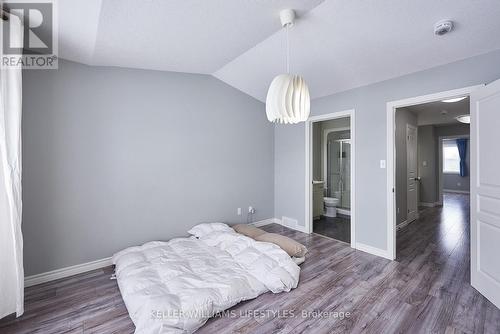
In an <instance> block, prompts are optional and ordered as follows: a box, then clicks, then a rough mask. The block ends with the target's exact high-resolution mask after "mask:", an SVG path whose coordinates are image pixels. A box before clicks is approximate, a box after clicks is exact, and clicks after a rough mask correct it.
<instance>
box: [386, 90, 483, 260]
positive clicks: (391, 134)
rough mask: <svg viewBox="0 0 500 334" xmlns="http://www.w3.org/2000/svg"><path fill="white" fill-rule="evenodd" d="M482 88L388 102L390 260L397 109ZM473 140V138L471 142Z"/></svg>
mask: <svg viewBox="0 0 500 334" xmlns="http://www.w3.org/2000/svg"><path fill="white" fill-rule="evenodd" d="M480 87H484V84H482V85H475V86H469V87H464V88H459V89H452V90H447V91H442V92H439V93H433V94H426V95H421V96H416V97H410V98H406V99H402V100H396V101H390V102H387V164H386V165H387V257H388V258H389V259H392V260H394V259H396V193H395V186H396V167H395V162H396V159H395V157H396V136H395V135H396V122H395V116H396V109H398V108H402V107H409V106H412V105H415V104H422V103H428V102H435V101H441V100H445V99H450V98H454V97H460V96H464V95H467V96H470V94H471V93H472V92H473V91H475V90H477V89H478V88H480ZM473 139H474V138H472V137H471V140H473Z"/></svg>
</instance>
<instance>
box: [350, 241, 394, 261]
mask: <svg viewBox="0 0 500 334" xmlns="http://www.w3.org/2000/svg"><path fill="white" fill-rule="evenodd" d="M356 249H357V250H360V251H363V252H366V253H370V254H372V255H376V256H380V257H383V258H386V259H389V260H393V259H392V258H391V257H390V256H389V254H388V252H387V251H386V250H385V249H380V248H377V247H373V246H368V245H365V244H362V243H360V242H357V243H356Z"/></svg>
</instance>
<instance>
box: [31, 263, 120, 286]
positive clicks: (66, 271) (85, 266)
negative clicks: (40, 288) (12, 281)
mask: <svg viewBox="0 0 500 334" xmlns="http://www.w3.org/2000/svg"><path fill="white" fill-rule="evenodd" d="M110 265H112V263H111V258H110V257H107V258H105V259H100V260H95V261H91V262H87V263H82V264H77V265H75V266H71V267H66V268H61V269H56V270H52V271H48V272H45V273H41V274H36V275H32V276H27V277H25V278H24V286H25V287H26V288H27V287H30V286H33V285H37V284H42V283H47V282H50V281H55V280H57V279H61V278H65V277H69V276H73V275H77V274H81V273H84V272H87V271H91V270H96V269H100V268H104V267H108V266H110Z"/></svg>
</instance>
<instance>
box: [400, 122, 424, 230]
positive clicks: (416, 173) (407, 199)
mask: <svg viewBox="0 0 500 334" xmlns="http://www.w3.org/2000/svg"><path fill="white" fill-rule="evenodd" d="M410 129H411V130H415V146H416V150H415V152H414V153H415V160H416V162H415V163H416V165H417V168H416V170H415V177H418V176H419V174H418V167H419V166H418V127H417V126H415V125H412V124H410V123H406V178H405V180H406V182H405V183H406V189H405V191H406V219H407V220H408V213H409V208H410V205H409V202H410V201H409V199H410V196H408V180H409V175H408V171H409V170H410V167H409V163H408V156H409V153H410V150H409V149H408V144H409V141H408V139H409V137H408V131H409V130H410ZM414 183H415V191H416V193H417V195H416V197H417V198H415V201H416V202H417V203H416V206H417V207H416V208H415V218H414V219H411V217H410V219H411V220H410V222H412V221H414V220H416V219H418V199H419V198H420V184H419V182H418V181H416V180H415V181H414ZM396 225H397V224H396Z"/></svg>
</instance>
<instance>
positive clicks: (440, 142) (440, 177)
mask: <svg viewBox="0 0 500 334" xmlns="http://www.w3.org/2000/svg"><path fill="white" fill-rule="evenodd" d="M460 138H467V139H469V141H470V131H469V134H468V135H460V136H439V137H438V159H439V161H438V200H437V202H436V204H437V205H443V192H444V191H443V188H444V185H443V184H444V181H443V180H444V176H443V174H444V173H443V140H446V139H460ZM469 145H470V144H469ZM469 150H470V148H469ZM469 177H470V176H469ZM469 193H470V190H469Z"/></svg>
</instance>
